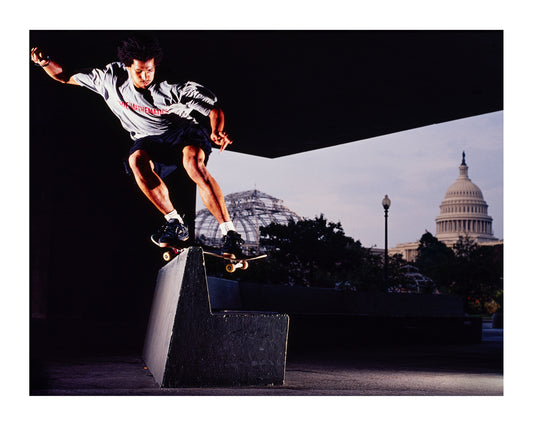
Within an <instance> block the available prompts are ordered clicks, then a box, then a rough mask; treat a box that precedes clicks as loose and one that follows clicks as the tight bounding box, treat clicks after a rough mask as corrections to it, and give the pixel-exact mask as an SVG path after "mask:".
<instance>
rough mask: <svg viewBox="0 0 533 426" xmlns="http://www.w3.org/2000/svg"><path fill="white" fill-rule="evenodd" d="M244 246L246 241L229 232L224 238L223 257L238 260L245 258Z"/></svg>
mask: <svg viewBox="0 0 533 426" xmlns="http://www.w3.org/2000/svg"><path fill="white" fill-rule="evenodd" d="M242 244H244V240H243V239H242V238H241V235H240V234H238V233H237V232H235V231H229V232H228V234H227V235H224V236H223V237H222V250H221V251H222V255H223V256H228V257H230V256H231V257H233V258H238V259H240V258H242V257H243V256H244V254H243V252H242V248H241V246H242Z"/></svg>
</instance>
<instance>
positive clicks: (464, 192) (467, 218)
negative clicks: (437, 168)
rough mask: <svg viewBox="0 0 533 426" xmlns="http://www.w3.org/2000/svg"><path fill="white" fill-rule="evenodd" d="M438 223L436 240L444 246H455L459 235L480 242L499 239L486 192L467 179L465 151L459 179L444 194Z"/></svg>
mask: <svg viewBox="0 0 533 426" xmlns="http://www.w3.org/2000/svg"><path fill="white" fill-rule="evenodd" d="M436 224H437V233H436V237H437V239H439V240H440V241H442V242H444V243H448V244H454V243H456V242H457V240H458V239H459V237H460V236H468V237H470V238H471V239H472V240H474V241H476V242H478V243H480V242H487V241H494V240H497V239H496V238H494V235H493V233H492V218H491V217H490V216H489V215H488V205H487V203H486V202H485V200H484V198H483V193H482V192H481V189H479V187H478V186H477V185H476V184H475V183H473V182H472V181H471V180H470V178H469V177H468V166H467V165H466V161H465V153H464V152H463V162H462V163H461V165H460V166H459V177H458V178H457V180H456V181H455V182H454V183H453V184H452V185H451V186H450V187H449V188H448V189H447V191H446V194H445V195H444V201H443V202H442V203H441V205H440V215H439V216H438V217H437V219H436Z"/></svg>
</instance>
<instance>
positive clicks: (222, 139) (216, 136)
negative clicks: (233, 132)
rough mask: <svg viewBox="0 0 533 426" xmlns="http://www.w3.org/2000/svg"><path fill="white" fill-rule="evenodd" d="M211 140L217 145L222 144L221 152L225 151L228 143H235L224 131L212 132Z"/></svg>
mask: <svg viewBox="0 0 533 426" xmlns="http://www.w3.org/2000/svg"><path fill="white" fill-rule="evenodd" d="M211 140H212V141H213V142H214V143H216V144H217V145H220V152H222V151H224V150H225V149H226V147H227V146H228V145H230V144H232V143H233V141H232V140H231V139H230V138H229V136H228V134H227V133H226V132H223V131H216V132H213V133H211Z"/></svg>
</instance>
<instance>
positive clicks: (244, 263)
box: [242, 260, 248, 271]
mask: <svg viewBox="0 0 533 426" xmlns="http://www.w3.org/2000/svg"><path fill="white" fill-rule="evenodd" d="M242 269H243V271H244V270H245V269H248V262H247V261H246V260H243V262H242Z"/></svg>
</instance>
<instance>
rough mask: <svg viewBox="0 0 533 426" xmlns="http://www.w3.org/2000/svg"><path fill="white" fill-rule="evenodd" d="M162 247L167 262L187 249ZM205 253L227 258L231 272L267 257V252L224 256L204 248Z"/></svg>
mask: <svg viewBox="0 0 533 426" xmlns="http://www.w3.org/2000/svg"><path fill="white" fill-rule="evenodd" d="M161 248H162V249H163V250H164V251H163V259H164V260H165V261H166V262H169V261H171V260H172V259H174V258H175V257H176V256H179V255H180V254H181V253H182V252H183V250H185V249H184V248H177V247H161ZM204 254H207V255H209V256H213V257H217V258H219V259H223V260H225V261H226V271H228V272H229V273H233V272H235V271H236V270H237V269H243V270H244V269H248V266H249V262H251V261H253V260H259V259H265V258H266V257H267V255H266V254H261V255H259V256H250V257H247V256H245V257H243V258H233V257H229V256H224V255H222V254H219V253H215V252H212V251H206V250H204Z"/></svg>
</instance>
